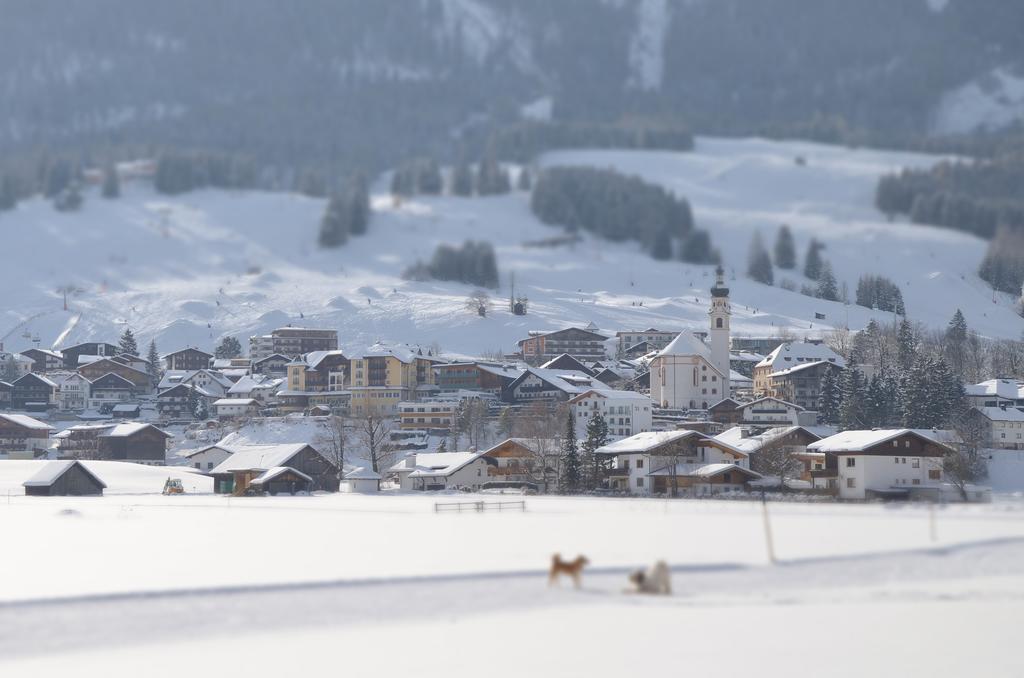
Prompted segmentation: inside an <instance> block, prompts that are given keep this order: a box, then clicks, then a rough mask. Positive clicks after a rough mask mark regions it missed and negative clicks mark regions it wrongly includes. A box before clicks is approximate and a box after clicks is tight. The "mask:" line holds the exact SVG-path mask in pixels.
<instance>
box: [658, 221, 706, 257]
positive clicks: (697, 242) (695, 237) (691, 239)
mask: <svg viewBox="0 0 1024 678" xmlns="http://www.w3.org/2000/svg"><path fill="white" fill-rule="evenodd" d="M655 256H657V253H656V252H655ZM679 258H680V259H682V260H683V261H685V262H686V263H688V264H720V263H721V262H722V256H721V254H720V253H719V252H718V250H716V249H715V248H714V247H712V246H711V235H710V234H709V233H708V232H707V231H705V230H704V229H702V228H694V229H693V230H691V231H690V232H689V234H687V235H686V237H685V238H684V239H683V246H682V248H681V250H680V252H679Z"/></svg>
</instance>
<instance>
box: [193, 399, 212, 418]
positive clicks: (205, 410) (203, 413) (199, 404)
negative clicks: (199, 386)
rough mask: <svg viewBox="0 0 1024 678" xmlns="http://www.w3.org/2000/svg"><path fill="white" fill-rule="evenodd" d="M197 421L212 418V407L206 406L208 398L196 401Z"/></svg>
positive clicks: (195, 412)
mask: <svg viewBox="0 0 1024 678" xmlns="http://www.w3.org/2000/svg"><path fill="white" fill-rule="evenodd" d="M193 412H194V414H195V416H196V419H199V420H203V419H208V418H209V417H210V407H209V406H208V405H207V404H206V398H199V399H197V400H196V408H195V410H193Z"/></svg>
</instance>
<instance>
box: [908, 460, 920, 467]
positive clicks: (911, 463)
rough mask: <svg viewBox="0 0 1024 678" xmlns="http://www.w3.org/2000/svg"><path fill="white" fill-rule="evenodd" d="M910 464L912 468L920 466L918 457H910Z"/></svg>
mask: <svg viewBox="0 0 1024 678" xmlns="http://www.w3.org/2000/svg"><path fill="white" fill-rule="evenodd" d="M910 466H911V467H912V468H921V460H920V459H911V460H910Z"/></svg>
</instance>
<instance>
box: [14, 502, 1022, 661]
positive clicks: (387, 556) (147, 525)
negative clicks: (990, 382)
mask: <svg viewBox="0 0 1024 678" xmlns="http://www.w3.org/2000/svg"><path fill="white" fill-rule="evenodd" d="M509 498H510V497H507V496H506V497H504V499H509ZM480 499H482V500H484V501H493V500H496V499H499V497H497V496H494V495H483V496H473V495H422V494H416V495H400V494H391V493H385V494H383V495H374V496H368V495H345V494H340V495H318V496H312V497H274V498H272V497H265V498H227V497H223V496H215V495H208V494H207V495H204V494H191V495H186V496H179V497H162V496H158V495H149V496H132V497H129V496H107V497H103V498H36V497H21V496H11V497H10V498H9V499H6V502H9V503H6V502H0V522H2V524H3V525H4V536H5V544H7V545H8V546H9V547H10V548H6V549H5V554H4V557H3V558H2V559H0V631H2V633H0V657H3V658H4V659H6V660H7V661H8V662H10V663H8V664H7V665H6V666H4V664H3V663H0V670H3V671H4V673H7V672H8V671H14V673H13V674H11V675H55V674H57V673H59V672H61V671H62V670H66V669H67V667H70V666H74V667H76V670H77V671H78V672H79V673H80V674H81V675H133V671H134V672H136V673H135V674H134V675H139V673H138V672H139V671H142V672H143V673H145V674H146V675H154V676H158V675H170V674H171V672H173V671H177V670H180V667H181V666H197V665H200V664H201V665H202V666H203V669H202V671H200V674H198V675H213V674H214V673H223V672H230V671H231V667H232V664H231V661H232V660H231V657H236V658H237V657H238V656H242V655H244V656H255V655H258V656H259V657H260V659H259V661H253V664H252V665H251V666H248V667H247V668H246V673H250V674H252V675H260V676H263V675H276V674H278V673H279V672H281V671H282V670H283V668H284V667H286V666H292V665H289V664H288V663H287V661H286V659H285V658H286V657H293V658H294V662H293V665H294V666H299V667H303V668H304V669H306V670H310V671H312V670H314V669H321V670H328V669H334V668H338V667H340V666H345V667H346V669H347V670H348V671H349V672H352V671H355V672H356V673H357V674H361V675H368V674H370V673H373V674H376V675H409V673H410V672H411V673H413V674H415V675H430V676H433V675H469V674H471V673H474V674H475V672H478V671H481V670H484V669H486V670H487V672H488V673H489V674H492V675H499V676H506V675H508V676H513V675H523V672H524V671H525V672H527V673H533V674H536V675H558V676H605V675H609V676H619V675H626V674H628V673H632V672H634V671H640V670H655V669H657V668H659V667H661V668H664V667H665V666H666V664H665V661H666V660H667V657H675V659H673V660H672V661H673V662H681V663H680V664H679V665H680V667H685V668H686V669H687V670H702V671H710V670H712V669H713V668H715V667H716V666H717V667H719V668H721V667H722V662H723V661H726V660H727V661H726V665H727V666H728V667H729V671H730V672H738V673H739V672H747V671H754V670H757V671H759V673H760V674H762V675H767V676H771V675H787V676H788V675H815V672H816V671H817V672H820V671H821V670H822V667H823V666H828V667H830V668H829V671H828V673H829V675H861V674H862V672H864V671H868V670H873V671H876V672H881V673H883V674H884V673H885V672H886V668H885V667H892V666H895V665H897V664H899V665H910V664H907V662H912V665H913V666H916V667H918V668H919V669H920V670H922V671H926V672H927V674H928V675H940V676H957V675H963V671H964V670H966V667H971V666H973V667H975V668H977V669H979V670H981V669H984V671H982V673H983V674H984V675H994V676H1001V675H1007V676H1009V675H1019V671H1020V669H1021V667H1022V666H1024V662H1022V661H1021V660H1020V659H1019V658H1018V657H1014V656H1013V655H1012V654H1010V655H1007V654H1005V653H1001V652H999V648H1000V646H1002V645H1004V644H1005V643H1007V642H1009V640H1010V638H1011V636H1012V633H1013V628H1014V626H1013V624H1012V623H1011V620H1012V619H1014V618H1019V615H1020V614H1021V612H1024V504H1021V503H1020V501H1019V500H1007V499H1003V500H1000V501H998V502H997V503H995V504H991V505H975V506H949V507H944V508H943V507H940V508H938V509H937V510H936V511H935V513H934V517H935V522H934V525H933V523H932V513H931V511H930V509H929V508H928V507H925V506H895V507H893V506H882V505H837V504H826V505H821V504H794V503H769V505H768V511H769V515H770V519H771V530H772V535H773V541H774V546H775V554H776V557H777V558H778V563H777V564H774V565H773V564H770V563H769V561H768V556H767V551H766V542H765V531H764V522H763V512H762V507H761V505H760V504H759V503H757V502H745V501H685V500H676V501H665V500H653V499H610V498H609V499H601V498H589V497H581V498H560V497H526V498H525V500H526V506H527V510H526V512H525V513H521V512H507V513H485V514H477V513H462V514H445V513H442V514H437V513H434V511H433V504H434V502H435V501H439V500H440V501H457V500H466V501H473V500H480ZM65 509H73V511H72V512H71V513H70V514H69V512H67V511H65ZM555 552H559V553H562V554H563V555H566V556H569V557H572V556H574V555H576V554H577V553H583V554H586V555H587V556H588V557H589V559H590V561H591V565H590V568H589V570H588V571H587V574H586V576H585V577H584V587H583V589H582V590H580V591H574V590H572V589H571V587H569V585H568V582H565V583H564V584H563V586H562V587H560V588H557V589H554V590H551V589H548V587H547V586H546V568H547V565H548V562H549V559H550V556H551V554H552V553H555ZM659 558H664V559H665V560H667V561H668V562H669V564H670V565H671V566H672V568H673V584H674V595H673V596H671V597H668V598H658V599H655V598H645V597H639V596H636V595H633V594H628V593H625V592H624V589H625V588H626V586H627V582H626V577H625V575H626V573H627V572H628V571H630V570H631V569H632V568H635V567H640V566H644V565H648V564H650V563H651V562H653V561H654V560H656V559H659ZM44 629H45V632H40V631H42V630H44ZM967 631H970V633H971V638H972V640H971V641H970V642H969V643H967V642H959V643H957V642H955V639H956V637H957V636H958V634H962V633H965V632H967ZM851 637H855V638H857V645H858V647H860V648H861V650H863V651H856V652H854V651H852V649H851V648H849V647H847V646H846V645H845V644H844V643H843V642H842V639H843V638H851ZM438 647H444V648H446V649H447V651H446V652H445V653H443V656H442V657H439V658H437V657H436V658H435V659H436V661H423V660H424V655H423V654H422V653H421V650H422V651H423V652H425V653H426V654H427V655H430V654H431V653H432V652H434V651H436V650H437V648H438ZM631 647H634V648H635V652H634V651H631V650H630V648H631ZM259 648H263V649H259ZM865 648H869V650H868V649H865ZM513 650H514V652H513ZM510 652H511V653H512V654H511V655H510V654H509V653H510ZM156 658H160V659H156ZM839 658H841V659H842V661H839ZM147 661H148V662H151V665H149V666H146V662H147ZM0 662H3V660H0ZM673 665H674V664H673ZM833 669H834V670H833Z"/></svg>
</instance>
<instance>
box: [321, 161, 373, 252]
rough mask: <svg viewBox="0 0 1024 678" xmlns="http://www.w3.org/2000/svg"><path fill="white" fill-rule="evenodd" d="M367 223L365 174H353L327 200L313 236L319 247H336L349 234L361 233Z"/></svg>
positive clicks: (367, 190) (365, 228)
mask: <svg viewBox="0 0 1024 678" xmlns="http://www.w3.org/2000/svg"><path fill="white" fill-rule="evenodd" d="M369 225H370V193H369V187H368V186H367V182H366V178H365V177H364V176H363V175H362V174H356V175H355V176H354V177H353V178H352V179H351V180H350V181H349V182H348V183H347V185H346V186H345V187H344V188H343V189H342V190H341V191H340V192H339V193H337V194H335V195H333V196H331V198H330V200H328V201H327V206H326V207H325V208H324V215H323V216H322V217H321V218H320V232H319V236H318V239H317V240H318V242H319V244H320V246H321V247H340V246H342V245H344V244H345V243H346V242H348V239H349V236H353V235H364V234H365V233H366V231H367V230H368V229H369Z"/></svg>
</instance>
